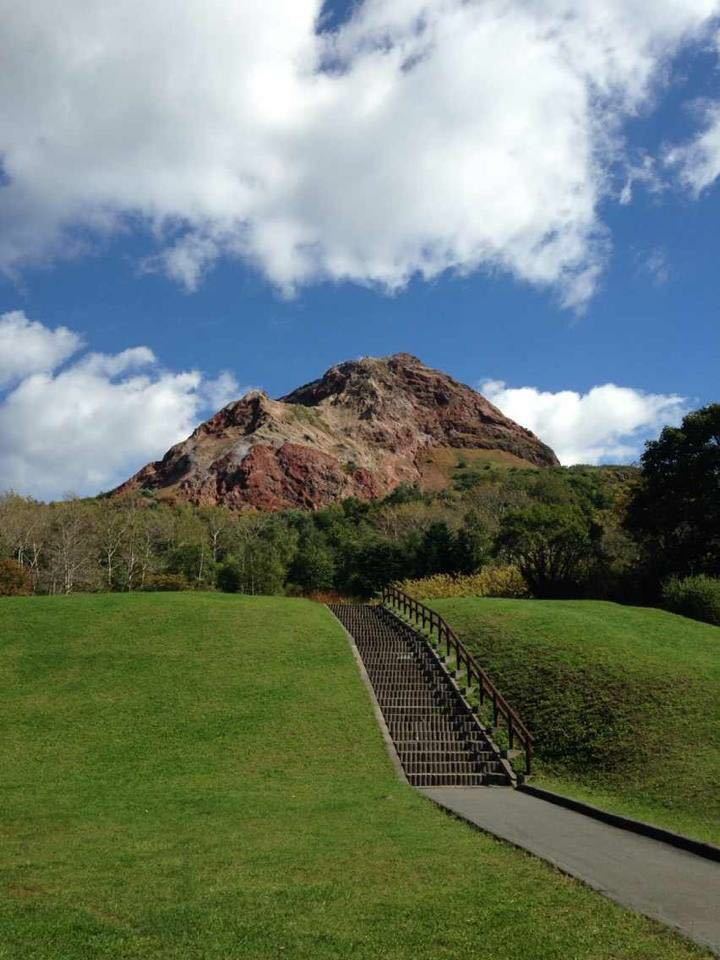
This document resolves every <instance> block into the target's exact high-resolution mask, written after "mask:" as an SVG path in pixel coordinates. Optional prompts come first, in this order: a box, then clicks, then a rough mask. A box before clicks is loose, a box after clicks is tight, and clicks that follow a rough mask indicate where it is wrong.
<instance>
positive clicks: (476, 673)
mask: <svg viewBox="0 0 720 960" xmlns="http://www.w3.org/2000/svg"><path fill="white" fill-rule="evenodd" d="M382 602H383V605H384V606H385V607H387V608H388V609H389V610H391V611H392V612H394V613H398V612H400V613H401V614H402V615H403V617H404V618H405V619H406V620H409V621H411V622H412V623H413V624H415V625H416V626H418V627H421V628H422V630H423V632H425V633H427V634H428V635H429V636H430V638H431V639H432V637H433V636H437V642H438V648H439V649H440V651H441V652H442V647H443V645H444V646H445V655H446V656H447V657H450V656H454V658H455V664H456V670H457V671H458V673H460V672H461V671H463V670H464V671H465V675H466V677H467V686H468V687H473V686H477V689H478V697H479V700H480V705H481V706H482V705H484V703H485V701H486V700H487V701H489V703H490V704H491V706H492V714H493V726H494V727H498V725H499V722H500V721H501V720H502V721H503V722H504V724H505V728H506V730H507V737H508V743H509V746H510V750H514V749H515V743H516V742H517V743H519V744H520V746H521V748H522V750H523V752H524V754H525V772H526V773H528V774H529V773H530V772H531V765H532V753H533V738H532V734H531V733H530V731H529V730H528V728H527V727H526V726H525V724H524V723H523V722H522V720H521V719H520V717H519V716H518V714H517V713H516V712H515V710H513V708H512V707H511V706H510V704H509V703H508V702H507V700H506V699H505V697H504V696H503V695H502V694H501V693H500V691H499V690H498V688H497V687H496V686H495V684H494V683H493V682H492V680H491V679H490V677H489V676H488V675H487V673H486V672H485V671H484V670H483V668H482V667H481V666H480V664H479V663H478V662H477V661H476V660H475V658H474V657H473V655H472V654H471V653H470V652H469V650H468V649H467V648H466V646H465V644H464V643H463V642H462V640H460V638H459V637H458V636H457V634H456V633H455V631H454V630H453V629H452V627H451V626H450V625H449V623H448V622H447V621H446V620H443V618H442V617H441V616H440V614H438V613H436V612H435V610H431V609H430V607H426V606H425V604H424V603H420V601H419V600H416V599H415V598H414V597H411V596H408V594H407V593H404V592H403V591H402V590H398V588H397V587H392V586H390V587H384V588H383V591H382Z"/></svg>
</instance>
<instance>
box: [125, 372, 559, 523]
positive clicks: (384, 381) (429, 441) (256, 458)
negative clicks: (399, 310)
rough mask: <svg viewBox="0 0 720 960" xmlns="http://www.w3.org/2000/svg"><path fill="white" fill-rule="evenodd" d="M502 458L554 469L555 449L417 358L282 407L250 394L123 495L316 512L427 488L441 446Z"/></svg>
mask: <svg viewBox="0 0 720 960" xmlns="http://www.w3.org/2000/svg"><path fill="white" fill-rule="evenodd" d="M437 448H441V449H443V450H445V451H447V449H448V448H451V449H457V450H468V451H470V450H473V451H497V452H498V454H502V455H503V456H504V457H506V458H507V457H510V458H512V459H513V460H514V461H517V462H518V463H525V464H527V465H533V466H539V467H542V466H551V465H554V464H557V462H558V461H557V458H556V457H555V454H554V453H553V452H552V450H550V448H549V447H547V446H545V444H543V443H542V442H541V441H540V440H538V438H537V437H536V436H535V435H534V434H532V433H531V432H530V431H529V430H526V429H525V428H524V427H520V426H519V425H518V424H516V423H514V422H513V421H512V420H509V419H508V418H507V417H505V416H504V415H503V414H502V413H501V412H500V411H499V410H498V409H497V408H496V407H494V406H493V405H492V404H491V403H489V401H487V400H486V399H485V398H484V397H483V396H481V395H480V394H479V393H477V392H476V391H475V390H472V389H471V388H470V387H467V386H465V385H464V384H461V383H458V382H457V381H456V380H453V379H452V377H449V376H447V374H444V373H441V372H440V371H438V370H432V369H431V368H429V367H426V366H425V365H424V364H423V363H421V362H420V361H419V360H417V359H416V358H415V357H412V356H410V355H409V354H396V355H395V356H392V357H386V358H381V359H377V358H366V359H364V360H357V361H349V362H347V363H341V364H338V365H337V366H335V367H332V368H331V369H330V370H328V371H327V373H326V374H325V375H324V376H323V377H322V378H321V379H319V380H316V381H314V382H313V383H309V384H307V385H306V386H304V387H300V388H299V389H298V390H295V391H294V392H293V393H291V394H288V395H287V396H286V397H283V398H282V399H281V400H271V399H270V398H269V397H267V396H266V395H265V394H263V393H261V392H258V391H254V392H252V393H249V394H247V395H246V396H245V397H243V398H242V399H240V400H237V401H235V402H234V403H230V404H228V406H226V407H225V408H224V409H223V410H220V411H219V412H218V413H216V414H215V416H213V417H211V418H210V419H209V420H207V421H206V422H205V423H203V424H201V425H200V426H199V427H198V428H197V429H196V430H195V431H194V432H193V433H192V435H191V436H190V437H188V439H187V440H185V441H183V442H182V443H179V444H177V445H176V446H175V447H173V448H172V449H171V450H169V451H168V452H167V454H166V455H165V456H164V457H163V459H162V460H159V461H157V462H155V463H151V464H148V465H147V466H146V467H143V469H142V470H140V471H139V472H138V473H137V474H135V476H134V477H131V478H130V480H128V481H127V482H126V483H124V484H123V485H122V486H121V487H119V488H118V491H116V492H123V491H126V490H133V489H147V490H157V491H158V492H159V493H161V494H162V495H163V496H165V497H167V498H169V499H173V500H181V501H182V500H185V501H189V502H191V503H196V504H201V503H204V504H220V503H222V504H225V505H227V506H230V507H234V508H237V509H242V508H248V507H251V508H255V509H260V510H280V509H285V508H288V507H302V508H308V509H317V508H318V507H322V506H326V505H328V504H330V503H334V502H336V501H338V500H341V499H343V498H345V497H350V496H354V497H360V498H361V499H366V500H369V499H373V498H376V497H381V496H385V495H387V494H388V493H390V492H391V491H392V490H393V489H395V487H397V486H398V485H399V484H400V483H421V482H422V472H421V468H420V460H423V459H424V460H426V459H427V457H428V453H430V454H432V450H433V449H437Z"/></svg>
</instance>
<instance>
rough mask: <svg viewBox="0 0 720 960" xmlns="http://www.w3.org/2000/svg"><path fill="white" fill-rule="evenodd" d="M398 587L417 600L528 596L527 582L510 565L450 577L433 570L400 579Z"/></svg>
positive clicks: (516, 569) (485, 568)
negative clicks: (424, 574) (411, 578)
mask: <svg viewBox="0 0 720 960" xmlns="http://www.w3.org/2000/svg"><path fill="white" fill-rule="evenodd" d="M398 586H399V588H400V589H401V590H404V591H405V593H407V594H409V595H410V596H411V597H415V599H416V600H441V599H444V598H446V597H528V596H530V591H529V589H528V585H527V583H526V582H525V579H524V578H523V575H522V574H521V573H520V571H519V570H518V568H517V567H515V566H513V565H512V564H505V565H502V566H500V565H498V566H487V567H483V569H482V570H480V571H479V572H478V573H473V574H469V575H467V576H451V575H450V574H447V573H436V574H435V575H434V576H432V577H423V578H422V579H420V580H403V581H402V583H399V584H398Z"/></svg>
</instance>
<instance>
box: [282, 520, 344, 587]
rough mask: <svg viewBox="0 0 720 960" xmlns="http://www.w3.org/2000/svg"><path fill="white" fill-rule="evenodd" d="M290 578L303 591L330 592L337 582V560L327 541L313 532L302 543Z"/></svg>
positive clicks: (291, 568)
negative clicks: (335, 581)
mask: <svg viewBox="0 0 720 960" xmlns="http://www.w3.org/2000/svg"><path fill="white" fill-rule="evenodd" d="M289 578H290V581H291V583H295V584H297V585H298V586H299V587H301V588H302V589H303V590H306V591H309V590H330V589H331V588H332V586H333V584H334V580H335V560H334V558H333V553H332V550H331V549H330V547H329V546H328V545H327V543H326V541H325V539H324V538H323V537H322V536H320V535H319V534H318V533H316V532H313V533H311V534H310V535H309V536H307V537H306V538H305V539H304V540H302V541H301V545H300V548H299V549H298V552H297V554H296V555H295V559H294V560H293V563H292V566H291V567H290V573H289Z"/></svg>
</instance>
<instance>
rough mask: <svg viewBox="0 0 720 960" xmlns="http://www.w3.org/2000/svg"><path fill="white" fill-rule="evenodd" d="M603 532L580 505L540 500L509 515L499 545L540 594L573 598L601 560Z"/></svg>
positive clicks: (505, 518) (536, 593) (502, 529)
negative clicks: (597, 559)
mask: <svg viewBox="0 0 720 960" xmlns="http://www.w3.org/2000/svg"><path fill="white" fill-rule="evenodd" d="M600 533H601V531H600V530H599V529H598V528H596V527H595V526H594V525H593V524H592V522H591V521H590V519H589V518H588V517H587V515H585V514H584V513H583V512H582V511H581V510H579V509H578V508H577V507H575V506H572V505H569V504H546V503H536V504H533V506H531V507H528V508H526V509H525V510H517V511H515V512H513V513H509V514H507V516H505V517H504V518H503V521H502V524H501V526H500V533H499V535H498V540H497V545H498V547H499V549H500V551H501V552H502V553H503V554H505V556H506V557H507V558H508V559H509V560H511V561H512V562H513V563H515V564H517V566H518V567H519V569H520V572H521V573H522V575H523V576H524V577H525V579H526V580H527V582H528V584H529V586H530V589H531V590H532V592H533V593H534V594H535V596H536V597H567V596H574V595H576V594H577V591H578V587H579V584H580V583H582V581H583V580H584V579H585V577H586V576H587V574H588V572H589V569H590V567H591V565H592V563H593V561H594V560H595V559H596V557H597V554H598V541H599V537H600Z"/></svg>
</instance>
